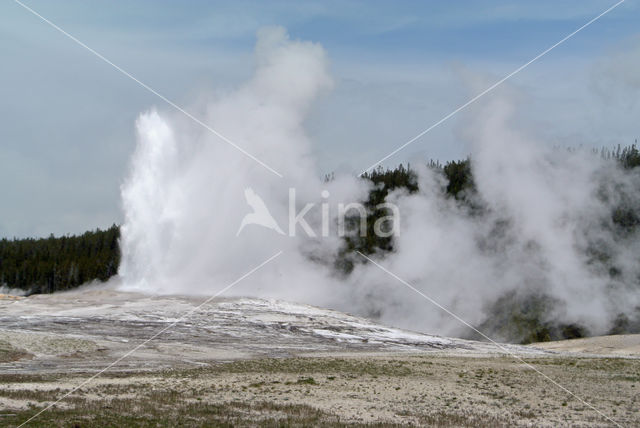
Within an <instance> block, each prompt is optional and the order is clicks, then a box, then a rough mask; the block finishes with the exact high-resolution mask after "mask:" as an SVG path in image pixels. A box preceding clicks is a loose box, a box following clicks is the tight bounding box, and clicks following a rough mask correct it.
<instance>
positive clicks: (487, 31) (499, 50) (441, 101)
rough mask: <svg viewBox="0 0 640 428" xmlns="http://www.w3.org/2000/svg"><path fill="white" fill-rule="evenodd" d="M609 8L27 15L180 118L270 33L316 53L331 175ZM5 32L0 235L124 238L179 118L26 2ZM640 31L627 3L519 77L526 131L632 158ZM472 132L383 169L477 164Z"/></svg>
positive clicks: (99, 10)
mask: <svg viewBox="0 0 640 428" xmlns="http://www.w3.org/2000/svg"><path fill="white" fill-rule="evenodd" d="M614 3H615V1H601V0H581V1H578V0H576V1H536V2H524V1H326V2H305V1H295V2H293V1H291V2H287V1H271V2H266V1H233V2H216V1H213V2H212V1H190V2H173V1H127V2H112V1H91V2H85V1H58V2H50V1H35V0H25V4H27V5H29V6H30V7H32V8H34V9H35V10H37V11H38V12H39V13H40V14H42V15H43V16H45V17H46V18H48V19H50V20H51V21H53V22H55V23H56V24H57V25H59V26H60V27H62V28H63V29H65V30H66V31H68V32H69V33H71V34H73V35H74V36H76V37H77V38H78V39H80V40H82V41H83V42H84V43H86V44H87V45H89V46H91V47H92V48H94V49H96V50H97V51H98V52H100V53H102V54H103V55H105V56H106V57H107V58H109V59H110V60H112V61H113V62H114V63H116V64H118V65H120V66H121V67H123V68H124V69H126V70H127V71H129V72H131V73H132V74H133V75H135V76H136V77H137V78H138V79H140V80H141V81H143V82H145V83H147V84H149V85H150V86H152V87H154V88H155V89H157V90H158V91H159V92H160V93H162V94H164V95H166V96H167V97H169V98H171V99H173V100H175V101H176V102H177V103H178V104H180V105H185V106H189V105H190V104H191V103H193V102H194V100H197V99H198V98H199V97H201V96H202V95H203V94H212V93H215V92H216V91H221V90H227V89H229V88H233V87H234V86H237V85H239V84H241V83H242V82H243V81H244V80H246V79H247V78H248V77H249V76H250V75H251V72H252V66H253V60H252V52H253V45H254V43H255V33H256V31H257V30H258V29H259V28H261V27H264V26H269V25H281V26H284V27H286V28H287V30H288V31H289V33H290V35H291V37H292V38H294V39H302V40H310V41H313V42H317V43H320V44H321V45H322V46H323V47H324V48H325V49H326V50H327V52H328V55H329V57H330V59H331V71H332V75H333V77H334V79H335V83H336V84H335V88H334V89H333V91H332V92H331V93H329V94H326V95H325V96H323V97H322V99H320V100H319V102H318V103H317V104H316V106H315V108H314V109H313V111H312V113H311V115H310V117H309V118H308V122H307V129H308V132H309V134H310V136H311V137H312V139H313V142H314V152H315V154H316V157H317V159H318V164H319V168H320V169H321V171H322V172H325V171H326V172H328V171H331V170H348V171H359V170H360V169H362V168H364V167H367V166H369V165H370V164H371V163H372V162H374V161H376V160H377V159H379V158H381V157H382V156H384V155H385V154H387V153H388V152H389V151H391V150H393V149H394V148H395V147H397V146H398V145H400V144H402V143H403V142H404V141H406V140H408V139H409V138H411V137H412V136H413V135H415V134H417V133H418V132H420V131H421V130H423V129H425V128H427V127H428V126H429V125H431V124H432V123H434V122H436V121H437V120H439V119H440V118H441V117H442V116H444V115H446V114H447V113H449V112H450V111H452V110H453V109H455V108H456V107H458V106H459V105H460V104H462V103H463V102H465V101H466V100H467V99H468V98H470V97H471V96H473V95H474V90H476V92H477V89H476V88H475V87H472V85H470V84H469V81H475V80H478V79H479V80H480V81H482V82H486V83H487V84H486V86H488V85H489V84H491V83H493V82H494V81H496V80H498V79H499V78H501V77H502V76H504V75H506V74H508V73H509V72H511V71H512V70H513V69H515V68H516V67H518V66H519V65H521V64H522V63H524V62H526V61H528V60H530V59H531V58H533V57H534V56H536V55H537V54H538V53H540V52H541V51H542V50H544V49H546V48H547V47H549V46H550V45H552V44H554V43H555V42H557V41H558V40H560V39H561V38H563V37H564V36H566V35H567V34H569V33H570V32H572V31H574V30H575V29H577V28H578V27H580V26H581V25H583V24H584V23H585V22H587V21H588V20H590V19H591V18H593V17H595V16H597V15H598V14H599V13H601V12H602V11H604V10H605V9H607V8H608V7H609V6H611V5H613V4H614ZM0 16H1V17H2V18H0V52H1V53H2V58H3V59H4V61H3V66H2V68H1V70H0V94H2V103H1V104H0V106H1V107H0V108H1V113H2V115H1V116H0V117H1V118H2V119H1V120H2V126H0V141H1V144H0V179H1V180H2V182H3V183H5V186H3V189H2V192H1V193H0V197H1V198H2V204H1V205H0V236H8V237H12V236H43V235H48V234H49V233H55V234H65V233H78V232H81V231H83V230H86V229H92V228H95V227H105V226H109V225H110V224H111V223H114V222H120V221H121V212H120V211H121V210H120V206H119V186H120V184H121V182H122V179H123V177H124V175H125V174H126V171H127V166H128V159H129V156H130V155H131V153H132V151H133V148H134V146H135V132H134V122H135V119H136V117H137V115H138V114H140V113H141V112H143V111H146V110H148V109H149V108H150V107H152V106H157V107H158V108H159V109H165V108H166V109H168V107H166V106H165V105H164V104H163V102H162V101H161V100H159V99H157V98H156V97H155V96H154V95H152V94H150V93H148V92H146V91H145V90H144V89H142V88H141V87H139V86H138V85H137V84H135V83H134V82H132V81H131V80H128V79H127V78H126V77H124V76H122V75H121V74H119V73H118V72H117V71H115V70H114V69H113V68H111V67H109V66H108V65H107V64H105V63H103V62H101V61H100V60H99V59H97V58H96V57H94V56H92V55H91V54H90V53H89V52H87V51H86V50H84V49H82V48H81V47H80V46H78V45H76V44H74V43H73V42H72V41H71V40H69V39H67V38H65V37H64V36H63V35H61V34H60V33H58V32H56V31H55V30H54V29H52V28H51V27H49V26H47V25H46V24H45V23H43V22H42V21H40V20H39V19H37V18H36V17H35V16H33V15H32V14H30V13H29V12H27V11H26V10H24V9H23V8H21V7H20V6H19V5H17V4H15V3H14V2H12V1H6V2H2V4H0ZM639 18H640V13H639V9H638V2H637V1H634V0H627V1H626V2H625V3H624V4H622V5H621V6H620V7H618V8H617V9H616V10H614V11H612V12H611V13H610V14H608V15H606V16H605V17H603V18H602V19H601V20H599V21H598V22H596V23H594V24H593V25H592V26H590V27H589V28H587V29H585V30H584V31H582V32H580V33H579V34H577V35H576V36H575V37H574V38H572V39H571V40H569V41H567V42H566V43H565V44H563V45H562V46H560V47H558V48H557V49H555V50H554V51H552V52H550V53H549V54H548V55H547V56H545V57H544V58H542V59H541V60H540V61H539V62H537V63H535V64H533V65H532V66H530V67H529V68H527V69H526V70H524V71H523V72H522V73H520V74H518V75H517V76H515V77H514V78H513V79H512V80H511V81H510V82H509V85H512V86H513V87H514V88H516V89H517V90H518V91H520V92H522V93H523V94H524V97H525V99H526V102H525V103H524V105H523V106H522V108H521V109H520V113H521V117H522V118H523V119H522V126H523V127H524V128H529V129H532V130H534V132H539V133H540V134H541V136H542V137H543V138H544V139H545V141H548V143H549V144H555V145H579V144H585V145H593V146H596V147H597V146H602V145H606V146H611V145H614V144H618V143H621V144H627V143H630V142H633V139H634V138H636V137H637V134H639V133H640V132H638V131H639V130H638V127H637V125H636V124H637V117H638V113H639V111H638V106H637V103H636V99H638V95H639V93H638V88H639V86H640V82H638V78H637V77H635V76H637V75H638V73H637V71H636V70H638V66H640V48H639V47H640V28H639V27H638V22H639ZM463 116H464V115H461V118H459V119H457V118H456V119H453V120H451V121H449V122H447V123H446V124H444V125H443V126H442V127H439V128H437V129H436V130H434V131H433V132H431V133H429V134H428V135H426V136H425V137H424V138H422V139H421V140H420V141H417V142H416V143H414V144H413V145H411V146H410V147H408V148H407V149H406V150H405V151H403V152H402V153H401V154H399V155H398V156H396V157H394V158H392V159H390V160H389V161H388V163H387V164H388V165H396V164H397V163H399V162H403V161H407V160H411V159H416V158H426V159H428V158H438V159H441V160H449V159H455V158H460V157H464V156H466V154H467V153H468V149H467V147H466V145H465V142H464V141H463V139H462V138H460V132H459V128H460V127H461V126H462V125H461V121H462V120H463ZM7 184H8V185H7Z"/></svg>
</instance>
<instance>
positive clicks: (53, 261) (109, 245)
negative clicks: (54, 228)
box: [0, 225, 120, 293]
mask: <svg viewBox="0 0 640 428" xmlns="http://www.w3.org/2000/svg"><path fill="white" fill-rule="evenodd" d="M119 237H120V229H119V227H118V226H116V225H113V226H111V227H110V228H109V229H107V230H100V229H97V230H96V231H94V232H86V233H84V234H82V235H80V236H61V237H58V238H56V237H54V236H53V235H52V236H50V237H48V238H44V239H32V238H30V239H14V240H8V239H2V240H0V285H4V286H6V287H8V288H19V289H21V290H24V291H25V292H26V293H53V292H54V291H60V290H68V289H70V288H74V287H77V286H79V285H81V284H84V283H86V282H89V281H94V280H99V281H106V280H107V279H109V278H110V277H111V276H113V275H115V274H116V273H117V272H118V265H119V263H120V248H119V246H118V238H119Z"/></svg>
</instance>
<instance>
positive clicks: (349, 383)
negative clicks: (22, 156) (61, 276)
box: [0, 288, 640, 427]
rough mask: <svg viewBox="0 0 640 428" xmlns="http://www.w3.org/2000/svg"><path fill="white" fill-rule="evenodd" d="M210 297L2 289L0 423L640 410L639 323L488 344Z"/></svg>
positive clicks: (620, 413)
mask: <svg viewBox="0 0 640 428" xmlns="http://www.w3.org/2000/svg"><path fill="white" fill-rule="evenodd" d="M205 300H206V297H187V296H150V295H143V294H135V293H123V292H120V291H116V290H112V289H97V288H93V289H91V288H89V289H85V290H78V291H73V292H67V293H56V294H52V295H34V296H30V297H27V298H20V297H11V296H5V298H2V299H0V426H5V425H6V426H21V424H24V425H22V426H176V425H184V426H229V425H234V426H238V425H240V426H256V425H260V426H281V425H291V426H309V425H330V426H344V425H368V426H398V425H432V426H492V427H493V426H533V425H535V426H561V425H580V426H617V425H618V424H619V425H620V426H634V425H638V424H640V416H639V414H638V413H639V412H638V411H637V409H638V408H639V407H640V360H639V359H638V353H637V345H638V342H639V341H638V337H637V336H627V337H623V336H619V337H612V338H592V339H588V340H580V341H566V343H563V342H556V343H548V344H539V345H534V346H518V345H495V344H488V343H482V342H473V341H466V340H460V339H453V338H445V337H438V336H431V335H426V334H420V333H415V332H410V331H406V330H400V329H395V328H391V327H386V326H382V325H379V324H376V323H375V322H372V321H370V320H366V319H363V318H359V317H355V316H351V315H347V314H344V313H341V312H337V311H332V310H327V309H321V308H316V307H312V306H307V305H300V304H293V303H288V302H283V301H270V300H260V299H249V298H220V299H214V300H213V301H211V302H209V303H207V304H205V305H202V302H204V301H205ZM201 305H202V306H201ZM151 338H152V340H149V339H151ZM132 350H135V351H134V352H131V351H132ZM585 352H588V353H585ZM614 357H615V358H614ZM114 362H115V364H114ZM106 368H108V369H107V370H105V369H106ZM550 379H551V380H550ZM558 385H561V387H559V386H558ZM563 388H566V389H563ZM568 391H570V392H568Z"/></svg>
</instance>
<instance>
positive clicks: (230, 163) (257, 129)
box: [120, 28, 640, 334]
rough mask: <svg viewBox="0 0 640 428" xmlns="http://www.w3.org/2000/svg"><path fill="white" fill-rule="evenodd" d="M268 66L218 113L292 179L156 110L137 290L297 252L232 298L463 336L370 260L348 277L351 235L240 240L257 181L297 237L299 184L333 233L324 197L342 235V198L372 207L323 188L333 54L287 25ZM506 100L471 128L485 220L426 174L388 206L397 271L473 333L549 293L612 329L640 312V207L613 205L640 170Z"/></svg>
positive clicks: (350, 189) (129, 266) (142, 135)
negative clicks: (314, 129)
mask: <svg viewBox="0 0 640 428" xmlns="http://www.w3.org/2000/svg"><path fill="white" fill-rule="evenodd" d="M255 56H256V70H255V74H254V77H253V78H252V79H251V80H250V81H249V82H248V83H246V84H245V85H244V86H242V87H240V88H239V89H237V90H236V91H234V92H232V93H229V94H227V95H225V96H222V97H219V98H218V99H217V100H216V101H215V102H212V103H210V104H208V105H207V106H206V108H205V109H204V111H203V112H202V115H203V116H204V122H206V123H208V124H210V125H211V126H212V127H213V128H214V129H216V130H218V131H219V132H220V133H222V134H223V135H225V136H227V137H228V138H230V139H231V140H233V141H235V142H237V143H238V144H239V145H240V146H242V147H243V148H244V149H246V150H247V151H248V152H249V153H251V154H253V155H254V156H256V157H257V158H259V159H261V160H262V161H264V162H265V163H266V164H268V165H270V166H272V167H274V168H275V169H276V170H278V171H279V172H281V173H282V174H283V175H284V177H285V178H284V179H281V178H279V177H277V176H275V175H273V174H271V173H270V172H268V171H267V170H266V169H264V168H263V167H262V166H260V165H258V164H257V163H256V162H254V161H253V160H251V159H248V158H247V157H245V156H243V155H242V154H240V153H239V152H238V151H237V150H235V149H234V148H232V147H230V146H229V145H227V144H226V143H224V142H222V141H220V140H219V139H218V138H217V137H215V136H214V135H211V133H209V132H208V131H206V130H204V129H202V127H200V126H197V125H195V124H193V123H191V122H189V121H187V119H185V118H183V117H181V116H173V117H172V116H169V115H166V114H163V115H160V114H158V113H157V112H155V111H151V112H149V113H146V114H143V115H141V117H140V118H139V120H138V124H137V126H138V134H139V141H138V147H137V149H136V152H135V154H134V156H133V160H132V170H131V173H130V176H129V177H128V179H127V180H126V182H125V184H124V185H123V188H122V198H123V206H124V211H125V223H124V225H123V227H122V240H121V246H122V256H123V257H122V265H121V270H120V275H121V277H122V279H123V283H124V286H125V287H126V288H128V289H138V290H146V291H149V292H161V293H202V294H213V293H215V292H217V291H218V290H220V289H222V288H223V287H225V286H226V285H227V284H229V283H231V282H232V281H234V280H235V279H237V278H238V277H239V276H241V275H242V274H244V273H246V272H247V271H249V270H250V269H252V268H253V267H255V266H257V265H258V264H260V263H261V262H262V261H264V260H266V259H267V258H269V257H270V256H272V255H273V254H275V253H276V252H277V251H280V250H282V251H283V255H282V256H280V257H279V258H277V259H276V260H275V261H274V262H272V263H270V264H268V265H266V266H265V267H264V268H263V269H261V270H260V271H258V272H256V273H255V274H254V275H252V276H250V277H249V278H247V279H246V280H245V281H243V282H242V283H241V284H238V286H237V287H234V288H233V289H232V290H230V292H229V293H230V294H236V295H255V296H261V297H273V298H286V299H290V300H296V301H302V302H305V303H310V304H315V305H320V306H329V307H334V308H337V309H341V310H347V311H350V312H356V313H360V314H364V315H377V316H379V317H380V318H381V319H382V320H383V321H386V322H389V323H392V324H395V325H398V326H402V327H408V328H412V329H415V330H422V331H428V332H430V333H440V334H459V333H460V332H462V331H463V328H462V326H461V325H459V323H458V321H456V320H454V319H452V318H451V317H450V316H449V315H446V314H445V313H443V312H442V311H441V310H439V309H438V308H436V307H434V306H433V305H432V304H431V303H429V302H428V301H426V300H424V299H422V298H420V297H419V296H418V295H416V294H415V293H414V292H413V291H411V290H408V289H407V288H405V287H404V286H403V285H402V284H400V283H399V282H397V281H396V280H394V279H393V278H391V277H389V276H388V275H387V274H385V273H384V272H382V271H381V270H379V269H378V268H377V267H375V266H372V265H371V264H362V263H360V262H361V260H360V261H358V260H357V259H355V260H356V261H357V263H356V268H355V269H354V271H353V272H352V273H351V274H350V275H348V276H346V277H341V276H339V275H337V274H336V273H335V269H334V266H333V261H334V260H335V256H336V254H337V252H338V251H339V249H340V246H341V245H342V241H341V240H340V239H339V238H338V237H336V236H335V230H334V231H333V232H334V233H333V234H332V235H331V236H332V237H329V238H317V239H311V238H308V237H306V235H305V234H303V233H298V234H297V235H296V237H289V236H281V235H279V234H277V233H276V232H274V231H272V230H268V229H263V228H260V227H255V226H254V227H251V226H249V227H247V228H245V229H244V230H243V232H242V233H241V234H240V236H238V237H236V232H237V231H238V226H239V225H240V221H241V220H242V218H243V217H244V215H245V214H247V212H249V211H250V209H249V208H248V206H247V205H246V202H245V199H244V190H245V189H246V188H248V187H250V188H252V189H253V190H254V191H255V193H256V194H257V195H260V196H262V197H263V198H264V200H265V202H266V204H267V205H268V207H269V209H270V211H271V213H272V214H273V216H274V218H275V219H277V220H278V222H279V223H280V227H281V228H282V229H283V230H284V231H285V232H287V228H288V224H287V221H286V220H283V219H288V218H289V213H288V210H289V205H288V204H289V194H288V189H289V188H290V187H295V189H296V199H297V200H296V205H297V207H298V211H299V210H300V208H301V207H303V206H304V205H305V204H306V203H308V202H310V203H316V204H317V205H316V207H315V211H312V212H310V213H309V215H308V216H307V217H306V218H307V220H308V221H309V223H310V224H311V225H312V227H313V228H314V229H315V230H316V231H318V232H319V230H320V229H321V222H322V220H321V213H320V208H319V204H320V203H321V202H325V199H322V198H321V196H320V195H321V192H322V190H328V191H329V193H330V194H331V196H330V197H329V199H328V203H330V206H331V208H332V211H331V212H330V214H331V219H330V224H331V225H332V226H331V227H333V228H335V227H336V226H335V222H336V215H337V212H336V210H335V207H336V206H337V203H338V202H355V201H362V200H364V199H366V195H367V192H368V190H369V189H368V188H367V185H366V183H365V182H364V181H363V180H360V179H358V178H355V177H352V176H338V177H336V178H335V180H333V181H330V182H328V183H325V182H323V180H322V179H321V174H320V172H319V171H317V170H316V167H315V164H314V160H313V158H312V156H311V154H310V153H311V151H310V141H309V139H308V138H307V137H306V135H305V132H304V126H303V125H304V120H305V117H306V114H307V112H308V110H309V107H310V106H311V104H312V102H313V101H314V99H316V98H317V97H318V96H319V95H320V94H322V93H323V91H326V90H328V89H330V88H331V86H332V81H331V78H330V76H329V73H328V63H327V55H326V53H325V51H324V50H323V49H322V47H321V46H319V45H317V44H313V43H308V42H300V41H292V40H290V39H289V38H288V36H287V34H286V32H285V30H284V29H282V28H271V29H266V30H263V31H261V32H260V33H259V34H258V42H257V46H256V55H255ZM491 100H492V101H491V102H490V103H489V104H488V105H485V106H483V108H482V110H481V111H482V112H484V113H481V114H477V115H475V118H474V119H473V120H472V121H471V123H470V124H469V126H468V129H469V130H470V132H469V133H468V134H467V137H468V138H469V140H470V141H471V143H472V144H471V148H472V159H473V163H472V165H473V173H474V178H475V182H476V185H477V198H478V199H479V201H481V204H482V206H483V207H485V212H484V214H483V215H482V217H480V216H477V215H470V213H469V208H468V207H465V206H463V205H461V204H459V203H457V202H456V201H455V200H454V199H452V198H446V197H445V196H444V193H443V187H444V186H446V183H444V182H443V178H442V177H441V176H440V175H438V174H436V173H435V172H434V171H432V170H430V169H428V168H427V167H426V166H425V167H420V166H418V167H417V172H418V176H419V187H420V190H419V192H417V193H414V194H408V193H407V192H405V191H396V192H393V193H392V194H390V196H389V197H388V200H389V201H392V202H394V203H396V204H397V205H398V206H399V208H400V213H401V222H400V224H401V233H400V235H399V236H398V237H396V238H395V240H394V251H393V252H392V253H390V254H388V255H386V256H385V257H384V258H383V259H381V263H382V264H383V265H384V266H386V267H387V268H388V269H389V270H390V271H392V272H394V273H395V274H396V275H398V276H399V277H401V278H403V279H405V280H406V281H408V282H410V283H411V284H412V285H414V286H415V287H416V288H418V289H420V290H422V291H423V292H424V293H425V294H427V295H429V296H430V297H432V298H433V299H434V300H436V301H438V302H439V303H440V304H442V305H443V306H445V307H447V308H449V309H450V310H452V311H453V312H455V313H457V314H458V315H459V316H461V317H462V318H464V319H466V320H467V321H469V322H470V323H474V324H475V323H479V322H481V321H482V320H483V319H484V317H485V316H486V314H485V313H484V312H483V311H484V309H485V307H486V304H488V303H491V302H494V301H495V300H496V299H497V298H498V297H500V296H501V295H503V294H504V293H505V292H507V291H513V290H516V291H520V292H540V293H545V294H547V295H549V296H551V297H553V298H554V299H557V300H558V301H559V302H561V305H560V306H558V307H556V308H555V312H554V313H553V317H554V318H555V319H558V320H561V321H566V322H580V323H582V324H584V325H586V326H588V328H589V329H591V330H592V331H593V332H594V333H600V332H604V331H606V329H607V328H608V327H609V324H610V322H611V319H612V317H613V316H614V315H615V314H617V313H620V312H629V311H632V310H633V308H635V307H636V306H637V305H638V304H640V302H639V301H638V298H637V297H636V296H638V293H637V289H636V288H635V287H636V286H635V285H633V284H636V283H637V280H638V277H639V275H640V271H639V269H638V263H637V260H635V259H634V257H633V254H637V253H638V251H637V250H638V240H637V239H635V237H629V236H626V237H624V236H623V237H621V236H619V235H617V234H616V232H615V227H614V226H613V225H612V224H611V210H612V207H614V206H617V205H619V204H620V203H622V202H625V203H626V204H631V205H634V204H638V201H636V200H630V201H619V200H612V197H613V195H614V194H626V195H628V197H629V198H632V199H633V197H634V196H633V195H634V192H633V191H632V189H638V188H640V187H638V185H639V184H640V181H639V180H638V176H637V174H635V175H633V174H631V173H628V172H627V173H625V172H623V171H620V170H618V169H617V168H614V167H612V166H611V162H606V161H604V160H602V159H600V158H599V157H597V156H593V155H592V154H588V153H583V152H575V153H565V152H560V151H558V150H552V149H549V148H547V146H546V145H544V144H542V143H540V142H536V141H535V140H533V139H530V138H528V137H526V136H524V135H521V134H519V133H518V132H516V131H515V130H513V129H512V128H510V127H509V125H508V123H509V122H508V121H509V117H510V114H511V111H510V110H511V108H512V107H511V106H510V104H509V103H508V102H506V101H505V100H504V99H503V98H501V97H495V96H492V97H491ZM414 167H415V165H414ZM607 186H609V187H611V188H614V187H615V188H616V189H617V190H620V189H622V192H620V191H618V192H608V191H607ZM625 190H626V191H625ZM603 194H606V195H608V196H607V197H602V195H603ZM479 203H480V202H479ZM636 206H637V205H636ZM299 232H300V231H299ZM318 234H319V233H318ZM594 247H597V248H607V249H608V253H609V254H610V255H611V257H612V258H613V259H614V260H613V261H612V262H613V263H614V264H615V265H616V266H618V267H619V269H620V274H619V275H618V276H616V279H612V277H611V275H610V274H609V272H608V271H607V270H606V269H605V268H604V267H603V265H602V264H601V263H599V262H598V259H597V257H594V256H593V254H592V248H594Z"/></svg>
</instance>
